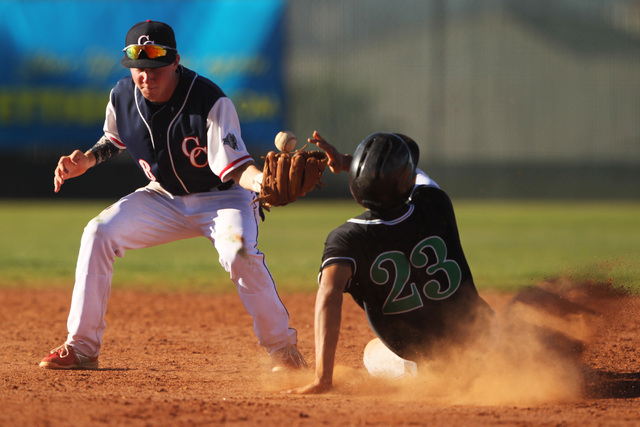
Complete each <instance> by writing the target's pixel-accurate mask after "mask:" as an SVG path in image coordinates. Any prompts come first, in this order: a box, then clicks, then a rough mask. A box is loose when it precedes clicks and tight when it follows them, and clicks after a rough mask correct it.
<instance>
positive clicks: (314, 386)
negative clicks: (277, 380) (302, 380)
mask: <svg viewBox="0 0 640 427" xmlns="http://www.w3.org/2000/svg"><path fill="white" fill-rule="evenodd" d="M329 389H331V384H322V383H320V382H319V381H318V380H316V381H314V382H312V383H311V384H308V385H306V386H303V387H298V388H294V389H293V390H287V391H286V392H285V393H287V394H320V393H324V392H325V391H327V390H329Z"/></svg>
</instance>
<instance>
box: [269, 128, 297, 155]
mask: <svg viewBox="0 0 640 427" xmlns="http://www.w3.org/2000/svg"><path fill="white" fill-rule="evenodd" d="M274 142H275V144H276V148H277V149H278V150H280V151H285V152H288V151H292V150H293V149H294V148H296V144H297V143H298V138H297V137H296V135H295V134H294V133H293V132H291V131H288V130H283V131H281V132H278V134H277V135H276V138H275V141H274Z"/></svg>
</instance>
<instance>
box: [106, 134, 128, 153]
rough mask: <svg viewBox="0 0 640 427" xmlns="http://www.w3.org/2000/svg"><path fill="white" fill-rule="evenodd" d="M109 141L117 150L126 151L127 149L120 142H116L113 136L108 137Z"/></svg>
mask: <svg viewBox="0 0 640 427" xmlns="http://www.w3.org/2000/svg"><path fill="white" fill-rule="evenodd" d="M109 140H110V141H111V142H112V143H113V145H115V146H116V147H118V148H119V149H121V150H126V149H127V147H126V146H125V145H124V144H123V143H122V141H120V140H118V139H117V138H114V137H113V136H110V137H109Z"/></svg>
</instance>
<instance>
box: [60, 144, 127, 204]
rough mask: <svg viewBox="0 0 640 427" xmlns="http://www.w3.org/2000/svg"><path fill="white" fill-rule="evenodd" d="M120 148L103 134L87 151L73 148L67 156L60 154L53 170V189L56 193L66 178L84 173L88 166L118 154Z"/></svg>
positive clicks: (90, 166)
mask: <svg viewBox="0 0 640 427" xmlns="http://www.w3.org/2000/svg"><path fill="white" fill-rule="evenodd" d="M121 151H123V150H121V149H119V148H118V147H116V146H115V145H114V144H113V143H112V142H111V140H110V139H109V138H107V136H106V135H104V136H103V137H102V138H100V140H98V142H96V144H95V145H94V146H93V147H91V148H90V149H89V150H88V151H86V152H84V153H83V152H82V151H80V150H75V151H74V152H73V153H71V154H70V155H68V156H62V157H61V158H60V160H59V161H58V166H57V167H56V170H55V171H54V177H53V189H54V191H55V192H56V193H57V192H58V191H60V187H62V184H64V182H65V181H66V180H67V179H70V178H75V177H77V176H80V175H82V174H83V173H85V172H86V171H87V170H88V169H89V168H92V167H93V166H95V165H97V164H99V163H102V162H104V161H106V160H108V159H110V158H111V157H113V156H115V155H117V154H119V153H120V152H121Z"/></svg>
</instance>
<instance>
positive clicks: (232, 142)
mask: <svg viewBox="0 0 640 427" xmlns="http://www.w3.org/2000/svg"><path fill="white" fill-rule="evenodd" d="M222 143H223V144H224V145H228V146H229V147H231V148H232V149H233V150H235V151H238V140H237V139H236V136H235V135H234V134H232V133H228V134H227V136H225V137H224V138H222Z"/></svg>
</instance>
